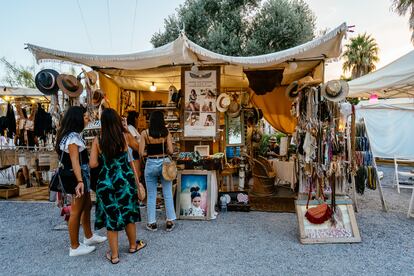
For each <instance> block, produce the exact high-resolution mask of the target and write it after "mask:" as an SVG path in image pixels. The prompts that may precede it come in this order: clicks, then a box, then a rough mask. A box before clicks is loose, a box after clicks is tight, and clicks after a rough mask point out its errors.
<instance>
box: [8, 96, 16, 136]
mask: <svg viewBox="0 0 414 276" xmlns="http://www.w3.org/2000/svg"><path fill="white" fill-rule="evenodd" d="M6 117H7V129H8V132H7V137H9V138H13V135H14V134H16V117H15V115H14V110H13V107H12V105H11V103H8V104H7V113H6Z"/></svg>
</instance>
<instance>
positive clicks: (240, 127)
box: [226, 114, 244, 146]
mask: <svg viewBox="0 0 414 276" xmlns="http://www.w3.org/2000/svg"><path fill="white" fill-rule="evenodd" d="M242 118H243V114H241V115H240V116H238V117H236V118H232V117H230V116H227V114H226V143H227V145H228V146H241V145H243V144H244V124H243V119H242Z"/></svg>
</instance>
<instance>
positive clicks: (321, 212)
mask: <svg viewBox="0 0 414 276" xmlns="http://www.w3.org/2000/svg"><path fill="white" fill-rule="evenodd" d="M321 195H322V198H323V200H325V196H324V195H323V187H321ZM311 196H312V182H311V181H309V196H308V202H307V203H306V209H307V211H306V214H305V217H306V218H307V219H308V220H309V222H310V223H313V224H322V223H324V222H325V221H327V220H328V219H330V218H331V217H332V209H331V208H330V207H329V205H328V204H326V203H325V202H323V203H322V204H319V205H318V206H316V207H312V208H309V209H308V206H309V200H310V198H311Z"/></svg>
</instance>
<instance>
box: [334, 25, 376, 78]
mask: <svg viewBox="0 0 414 276" xmlns="http://www.w3.org/2000/svg"><path fill="white" fill-rule="evenodd" d="M378 52H379V48H378V44H377V42H376V41H375V39H374V38H373V37H371V36H370V35H368V34H366V33H364V34H360V35H358V36H357V37H353V38H351V39H350V41H349V43H348V44H346V45H345V51H344V53H343V54H342V57H343V58H344V59H345V62H344V64H343V65H342V70H343V71H344V72H346V71H350V72H351V78H352V79H355V78H359V77H361V76H363V75H365V74H368V73H369V72H371V71H374V70H375V63H376V62H378V61H379V57H378Z"/></svg>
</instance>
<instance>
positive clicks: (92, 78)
mask: <svg viewBox="0 0 414 276" xmlns="http://www.w3.org/2000/svg"><path fill="white" fill-rule="evenodd" d="M86 77H87V78H88V79H89V84H90V85H92V86H93V85H95V84H96V82H97V81H98V74H97V73H96V71H89V72H86Z"/></svg>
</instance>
